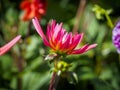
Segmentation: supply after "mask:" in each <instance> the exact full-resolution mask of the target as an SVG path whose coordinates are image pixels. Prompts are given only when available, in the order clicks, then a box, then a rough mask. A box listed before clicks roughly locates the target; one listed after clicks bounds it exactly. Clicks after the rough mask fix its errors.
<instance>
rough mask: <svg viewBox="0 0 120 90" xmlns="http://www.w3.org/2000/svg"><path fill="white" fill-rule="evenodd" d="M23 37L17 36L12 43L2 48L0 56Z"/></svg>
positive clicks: (0, 48)
mask: <svg viewBox="0 0 120 90" xmlns="http://www.w3.org/2000/svg"><path fill="white" fill-rule="evenodd" d="M20 38H21V36H20V35H18V36H16V37H15V38H14V39H13V40H12V41H10V42H8V43H7V44H6V45H4V46H2V47H0V56H2V55H3V54H5V53H6V52H7V51H8V50H9V49H10V48H11V47H12V46H14V45H15V44H16V43H17V42H18V41H19V40H20Z"/></svg>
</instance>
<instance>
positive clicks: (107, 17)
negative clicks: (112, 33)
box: [105, 12, 114, 28]
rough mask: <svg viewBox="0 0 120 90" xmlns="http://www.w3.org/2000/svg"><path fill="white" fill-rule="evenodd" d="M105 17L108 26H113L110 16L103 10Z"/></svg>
mask: <svg viewBox="0 0 120 90" xmlns="http://www.w3.org/2000/svg"><path fill="white" fill-rule="evenodd" d="M105 17H106V19H107V22H108V25H109V26H110V28H113V27H114V25H113V23H112V21H111V19H110V16H109V15H108V14H107V13H106V12H105Z"/></svg>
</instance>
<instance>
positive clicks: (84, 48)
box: [69, 44, 97, 54]
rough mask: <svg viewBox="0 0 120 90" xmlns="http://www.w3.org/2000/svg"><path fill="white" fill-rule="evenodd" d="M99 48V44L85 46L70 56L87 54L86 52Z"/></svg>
mask: <svg viewBox="0 0 120 90" xmlns="http://www.w3.org/2000/svg"><path fill="white" fill-rule="evenodd" d="M96 46H97V44H92V45H88V44H86V45H84V46H83V47H81V48H80V49H76V50H73V51H72V52H71V53H69V54H82V53H85V52H86V51H88V50H90V49H92V48H95V47H96Z"/></svg>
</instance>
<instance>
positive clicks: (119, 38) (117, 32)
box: [112, 21, 120, 54]
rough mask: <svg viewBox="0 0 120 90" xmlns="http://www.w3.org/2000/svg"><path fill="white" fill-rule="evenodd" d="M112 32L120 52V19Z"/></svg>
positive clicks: (114, 42)
mask: <svg viewBox="0 0 120 90" xmlns="http://www.w3.org/2000/svg"><path fill="white" fill-rule="evenodd" d="M112 34H113V36H112V40H113V44H114V45H115V47H116V48H117V52H118V53H119V54H120V21H119V22H118V23H117V25H116V26H115V27H114V29H113V32H112Z"/></svg>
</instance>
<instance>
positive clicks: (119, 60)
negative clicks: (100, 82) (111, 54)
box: [118, 54, 120, 64]
mask: <svg viewBox="0 0 120 90" xmlns="http://www.w3.org/2000/svg"><path fill="white" fill-rule="evenodd" d="M118 62H119V64H120V54H119V59H118Z"/></svg>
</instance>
